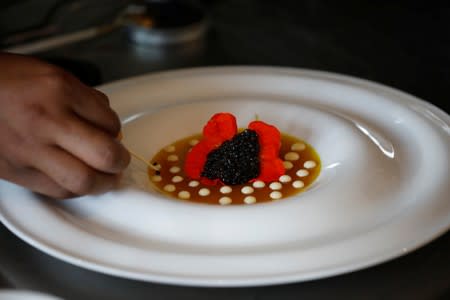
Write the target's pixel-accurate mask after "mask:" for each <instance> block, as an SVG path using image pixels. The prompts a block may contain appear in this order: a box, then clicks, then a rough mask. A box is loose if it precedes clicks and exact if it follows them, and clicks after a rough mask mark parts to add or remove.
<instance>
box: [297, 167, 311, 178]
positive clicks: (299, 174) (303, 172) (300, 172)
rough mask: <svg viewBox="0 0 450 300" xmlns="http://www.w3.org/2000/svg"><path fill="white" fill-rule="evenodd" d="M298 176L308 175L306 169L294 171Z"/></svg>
mask: <svg viewBox="0 0 450 300" xmlns="http://www.w3.org/2000/svg"><path fill="white" fill-rule="evenodd" d="M295 174H296V175H297V176H298V177H306V176H308V175H309V172H308V170H305V169H300V170H298V171H297V173H295Z"/></svg>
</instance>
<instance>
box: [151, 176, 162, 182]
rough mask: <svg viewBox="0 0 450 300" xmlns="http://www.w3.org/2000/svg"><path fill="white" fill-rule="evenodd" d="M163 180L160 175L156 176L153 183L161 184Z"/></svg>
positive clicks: (153, 177)
mask: <svg viewBox="0 0 450 300" xmlns="http://www.w3.org/2000/svg"><path fill="white" fill-rule="evenodd" d="M161 180H162V177H161V176H159V175H154V176H152V181H153V182H160V181H161Z"/></svg>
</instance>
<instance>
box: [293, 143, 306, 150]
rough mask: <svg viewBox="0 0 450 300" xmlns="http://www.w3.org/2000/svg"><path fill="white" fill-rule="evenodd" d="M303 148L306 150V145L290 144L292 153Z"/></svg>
mask: <svg viewBox="0 0 450 300" xmlns="http://www.w3.org/2000/svg"><path fill="white" fill-rule="evenodd" d="M305 148H306V145H305V144H303V143H295V144H292V146H291V150H292V151H302V150H305Z"/></svg>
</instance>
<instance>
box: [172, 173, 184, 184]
mask: <svg viewBox="0 0 450 300" xmlns="http://www.w3.org/2000/svg"><path fill="white" fill-rule="evenodd" d="M182 181H183V177H181V176H178V175H177V176H173V177H172V182H175V183H178V182H182Z"/></svg>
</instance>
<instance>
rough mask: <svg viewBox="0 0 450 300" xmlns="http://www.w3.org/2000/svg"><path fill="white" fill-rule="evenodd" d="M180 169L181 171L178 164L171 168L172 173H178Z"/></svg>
mask: <svg viewBox="0 0 450 300" xmlns="http://www.w3.org/2000/svg"><path fill="white" fill-rule="evenodd" d="M180 171H181V168H180V167H177V166H173V167H172V168H170V169H169V172H170V173H172V174H175V173H178V172H180Z"/></svg>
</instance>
